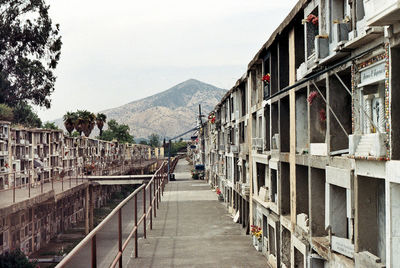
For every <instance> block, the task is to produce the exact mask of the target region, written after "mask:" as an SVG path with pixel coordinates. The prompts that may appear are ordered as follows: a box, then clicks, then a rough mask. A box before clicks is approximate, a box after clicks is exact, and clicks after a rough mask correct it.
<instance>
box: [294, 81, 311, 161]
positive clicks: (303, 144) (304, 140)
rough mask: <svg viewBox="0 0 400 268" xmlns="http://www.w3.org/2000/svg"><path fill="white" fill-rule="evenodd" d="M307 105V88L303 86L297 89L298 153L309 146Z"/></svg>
mask: <svg viewBox="0 0 400 268" xmlns="http://www.w3.org/2000/svg"><path fill="white" fill-rule="evenodd" d="M307 107H308V106H307V88H302V89H300V90H298V91H296V153H302V152H304V151H307V150H308V148H309V144H308V113H307V109H308V108H307Z"/></svg>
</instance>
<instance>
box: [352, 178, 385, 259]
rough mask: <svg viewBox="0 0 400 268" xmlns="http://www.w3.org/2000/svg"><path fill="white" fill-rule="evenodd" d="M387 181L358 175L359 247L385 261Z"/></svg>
mask: <svg viewBox="0 0 400 268" xmlns="http://www.w3.org/2000/svg"><path fill="white" fill-rule="evenodd" d="M385 218H386V210H385V181H384V180H382V179H376V178H371V177H365V176H358V232H359V235H358V247H359V249H360V251H363V250H365V251H369V252H370V253H372V254H374V255H375V256H378V257H379V258H381V260H382V263H385V256H386V250H385V246H386V228H385Z"/></svg>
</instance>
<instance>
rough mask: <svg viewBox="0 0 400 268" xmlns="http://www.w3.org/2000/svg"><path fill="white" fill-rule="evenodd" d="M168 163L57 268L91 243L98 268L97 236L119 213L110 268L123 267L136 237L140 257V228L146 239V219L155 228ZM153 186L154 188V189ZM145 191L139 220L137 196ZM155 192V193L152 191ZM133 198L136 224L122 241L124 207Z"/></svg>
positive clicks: (136, 246) (93, 258)
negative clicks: (141, 227) (122, 211)
mask: <svg viewBox="0 0 400 268" xmlns="http://www.w3.org/2000/svg"><path fill="white" fill-rule="evenodd" d="M166 167H167V166H166V162H165V161H164V162H163V163H162V165H161V166H160V168H159V169H158V170H157V171H156V172H155V174H154V175H153V176H152V179H151V180H150V181H149V182H148V183H147V185H146V184H142V185H141V186H140V187H139V188H137V189H136V190H135V191H134V192H133V193H131V194H130V195H129V196H128V197H126V198H125V199H124V200H123V201H122V202H121V203H119V204H118V205H117V207H115V208H114V209H113V210H112V211H111V212H110V214H109V215H108V216H107V217H106V218H105V219H104V220H103V221H102V222H101V223H100V224H99V225H98V226H96V228H94V229H93V230H92V231H91V232H90V233H89V234H88V235H87V236H86V237H85V238H84V239H83V240H82V241H81V242H80V243H79V244H78V245H77V246H76V247H75V248H74V249H73V250H72V251H71V252H70V253H69V254H68V255H67V256H65V258H64V259H63V260H62V261H61V262H60V263H59V264H58V265H57V266H56V267H65V265H66V264H67V263H68V262H69V261H71V259H72V258H73V257H74V256H75V254H77V252H79V250H81V249H82V248H83V247H84V246H85V245H86V244H88V243H89V242H91V267H97V256H96V234H97V233H98V232H99V231H100V230H101V229H102V228H103V227H104V225H105V224H107V223H108V222H109V221H110V220H111V218H112V217H113V216H114V215H115V214H117V213H118V253H117V255H116V256H115V258H114V260H113V262H112V263H111V266H110V267H115V265H116V264H117V263H119V267H122V254H123V252H124V250H125V249H126V247H127V245H128V243H129V241H130V240H131V238H132V237H133V235H134V236H135V258H137V257H138V233H137V231H138V228H139V225H140V224H141V223H143V228H144V237H145V238H146V219H147V218H148V217H149V216H150V229H152V228H153V213H152V212H153V211H154V217H156V209H158V207H159V202H160V201H161V195H162V194H163V193H162V192H164V186H165V183H166V182H167V181H168V180H167V176H166V172H165V171H166ZM152 186H153V187H152ZM148 188H150V191H149V192H150V204H149V208H148V210H146V190H147V189H148ZM142 190H143V214H142V216H141V217H140V219H139V220H138V215H137V196H138V194H139V193H140V192H141V191H142ZM152 190H153V191H152ZM132 198H134V200H135V215H134V216H135V224H134V226H133V227H132V230H131V232H130V233H129V235H128V237H127V239H126V240H125V241H124V242H123V241H122V213H121V210H122V207H124V206H125V205H126V204H127V203H128V202H129V201H130V200H131V199H132ZM154 208H155V209H154Z"/></svg>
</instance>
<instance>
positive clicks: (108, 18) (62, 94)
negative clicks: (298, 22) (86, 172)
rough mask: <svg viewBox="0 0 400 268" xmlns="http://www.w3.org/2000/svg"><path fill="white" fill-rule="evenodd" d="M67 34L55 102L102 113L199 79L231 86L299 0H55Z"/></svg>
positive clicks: (54, 112)
mask: <svg viewBox="0 0 400 268" xmlns="http://www.w3.org/2000/svg"><path fill="white" fill-rule="evenodd" d="M48 3H50V5H51V8H50V12H51V16H52V19H53V22H54V23H59V24H60V26H61V34H62V41H63V47H62V55H61V59H60V62H59V65H58V67H57V70H56V75H57V77H58V78H57V82H56V90H55V92H54V93H53V95H52V107H51V109H49V110H43V109H39V110H38V113H39V116H40V117H41V118H42V120H43V121H47V120H53V119H56V118H59V117H61V116H62V115H63V114H64V113H65V112H66V111H72V110H76V109H87V110H90V111H92V112H98V111H101V110H104V109H108V108H113V107H117V106H120V105H123V104H125V103H128V102H131V101H133V100H137V99H141V98H143V97H147V96H150V95H153V94H156V93H158V92H161V91H163V90H166V89H168V88H170V87H172V86H174V85H176V84H178V83H180V82H183V81H185V80H187V79H190V78H195V79H198V80H201V81H203V82H206V83H210V84H212V85H215V86H217V87H221V88H226V89H229V88H231V87H232V86H233V85H234V83H235V82H236V80H237V79H238V78H239V77H240V76H242V74H243V73H244V72H245V71H246V68H247V64H248V63H249V61H250V60H251V59H252V58H253V57H254V55H255V54H256V53H257V51H258V50H259V49H260V48H261V46H262V45H263V44H264V43H265V41H266V40H267V39H268V37H269V35H270V34H271V33H272V32H273V31H274V30H275V29H276V27H277V26H278V25H279V24H280V23H281V22H282V20H283V19H284V18H285V17H286V15H287V14H288V13H289V11H290V10H291V9H292V8H293V6H294V5H295V3H296V1H295V0H200V1H199V0H197V1H192V0H167V1H166V0H147V1H146V0H145V1H143V0H142V1H138V0H114V1H111V2H110V1H105V0H85V1H82V0H79V1H78V0H68V1H48Z"/></svg>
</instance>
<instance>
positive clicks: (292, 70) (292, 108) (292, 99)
mask: <svg viewBox="0 0 400 268" xmlns="http://www.w3.org/2000/svg"><path fill="white" fill-rule="evenodd" d="M295 82H296V62H295V34H294V28H293V29H292V30H291V31H290V32H289V85H293V84H294V83H295ZM289 115H290V128H289V129H290V153H289V164H290V218H291V222H292V228H293V229H294V226H295V225H296V95H295V90H294V89H292V90H290V92H289Z"/></svg>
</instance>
